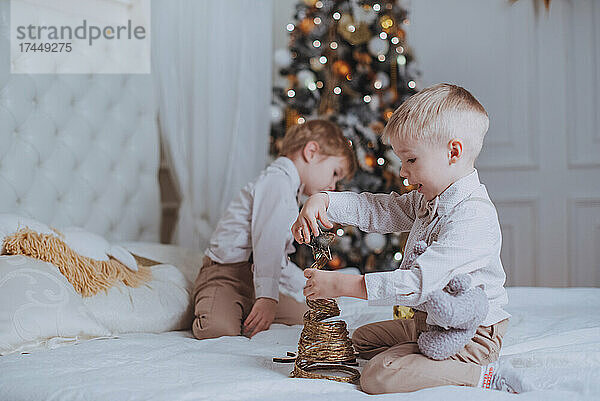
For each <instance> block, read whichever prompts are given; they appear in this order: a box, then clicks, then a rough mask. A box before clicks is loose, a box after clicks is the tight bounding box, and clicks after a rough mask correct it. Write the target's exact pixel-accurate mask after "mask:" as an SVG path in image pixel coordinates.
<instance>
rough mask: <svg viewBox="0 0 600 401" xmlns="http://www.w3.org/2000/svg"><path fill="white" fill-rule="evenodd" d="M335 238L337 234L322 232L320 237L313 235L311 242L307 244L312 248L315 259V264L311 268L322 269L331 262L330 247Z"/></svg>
mask: <svg viewBox="0 0 600 401" xmlns="http://www.w3.org/2000/svg"><path fill="white" fill-rule="evenodd" d="M319 231H320V230H319ZM334 238H335V234H333V233H329V232H321V233H320V235H319V236H318V237H316V236H314V235H313V236H312V238H311V239H310V242H309V243H307V244H306V245H308V246H309V247H311V248H312V253H313V257H314V258H315V263H313V264H312V266H311V267H312V268H315V269H321V268H322V267H324V266H325V264H326V263H327V261H329V260H331V250H330V249H329V245H330V244H331V243H332V242H333V239H334Z"/></svg>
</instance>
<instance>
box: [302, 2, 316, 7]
mask: <svg viewBox="0 0 600 401" xmlns="http://www.w3.org/2000/svg"><path fill="white" fill-rule="evenodd" d="M316 3H317V0H304V4H306V5H307V6H309V7H314V6H315V4H316Z"/></svg>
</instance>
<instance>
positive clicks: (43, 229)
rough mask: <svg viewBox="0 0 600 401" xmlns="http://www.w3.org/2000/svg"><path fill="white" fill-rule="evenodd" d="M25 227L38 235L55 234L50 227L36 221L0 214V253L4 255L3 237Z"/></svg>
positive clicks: (14, 215)
mask: <svg viewBox="0 0 600 401" xmlns="http://www.w3.org/2000/svg"><path fill="white" fill-rule="evenodd" d="M27 227H29V228H30V229H32V230H33V231H35V232H37V233H39V234H55V232H54V231H52V229H51V228H50V227H48V226H47V225H45V224H44V223H40V222H39V221H37V220H34V219H30V218H28V217H23V216H18V215H16V214H9V213H0V247H2V249H0V253H4V245H3V243H4V237H6V236H7V235H10V234H14V233H16V232H17V231H19V230H21V229H23V228H27Z"/></svg>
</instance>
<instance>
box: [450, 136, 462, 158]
mask: <svg viewBox="0 0 600 401" xmlns="http://www.w3.org/2000/svg"><path fill="white" fill-rule="evenodd" d="M462 153H463V144H462V142H461V141H460V139H452V140H450V142H448V162H449V163H450V164H454V163H456V162H458V160H459V159H460V158H461V156H462Z"/></svg>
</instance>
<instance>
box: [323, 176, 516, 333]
mask: <svg viewBox="0 0 600 401" xmlns="http://www.w3.org/2000/svg"><path fill="white" fill-rule="evenodd" d="M327 193H328V194H329V208H328V210H327V215H328V217H329V218H330V219H331V220H333V221H334V222H337V223H340V224H344V225H353V226H357V227H358V228H360V229H361V230H362V231H365V232H379V233H391V232H399V231H410V233H409V236H408V240H407V243H406V248H405V254H404V258H403V260H402V264H401V265H400V268H398V269H396V270H394V271H387V272H380V273H369V274H366V275H365V283H366V287H367V298H368V300H369V304H373V305H396V304H401V305H407V306H413V307H416V308H417V309H420V308H419V305H421V304H423V303H424V302H426V301H427V299H428V297H429V295H430V294H431V293H432V292H433V291H436V290H440V289H442V288H444V287H445V286H446V285H447V284H448V282H449V281H450V280H451V279H452V278H453V277H454V276H456V275H458V274H461V273H468V274H469V275H470V276H471V279H472V285H474V286H477V285H480V284H483V286H484V290H485V292H486V294H487V296H488V299H489V302H490V310H489V312H488V315H487V317H486V318H485V320H484V322H483V323H482V325H484V326H489V325H492V324H494V323H497V322H499V321H501V320H503V319H506V318H507V317H509V316H510V315H509V314H508V313H507V312H506V311H504V310H503V309H502V307H503V306H504V305H506V304H507V303H508V297H507V294H506V290H505V289H504V282H505V281H506V274H505V273H504V268H503V267H502V262H501V261H500V248H501V244H502V235H501V233H500V224H499V222H498V215H497V213H496V208H495V207H494V205H493V203H492V202H491V201H490V198H489V195H488V193H487V190H486V189H485V186H484V185H483V184H481V183H480V182H479V175H478V174H477V170H475V171H473V172H472V173H470V174H469V175H467V176H465V177H463V178H461V179H459V180H458V181H456V182H455V183H453V184H452V185H451V186H449V187H448V188H447V189H446V190H445V191H444V192H442V193H441V194H440V195H439V196H438V197H436V198H434V199H432V200H431V201H429V202H426V201H425V199H424V197H423V195H422V194H420V193H418V192H417V191H412V192H409V193H407V194H404V195H399V194H397V193H395V192H392V193H390V194H372V193H367V192H364V193H361V194H357V193H353V192H337V193H336V192H327ZM418 241H425V242H426V243H427V248H426V250H425V252H423V253H422V254H420V255H416V254H413V250H414V245H415V243H417V242H418Z"/></svg>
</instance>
